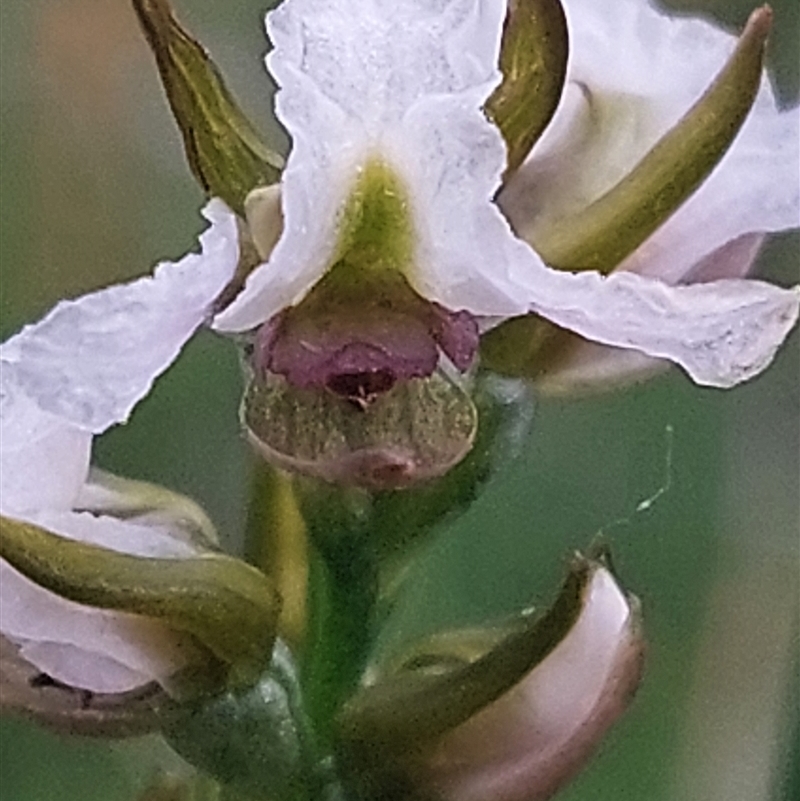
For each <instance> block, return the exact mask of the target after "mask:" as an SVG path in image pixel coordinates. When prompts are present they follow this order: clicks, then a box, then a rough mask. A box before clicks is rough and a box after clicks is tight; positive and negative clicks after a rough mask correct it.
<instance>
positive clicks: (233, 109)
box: [133, 0, 283, 214]
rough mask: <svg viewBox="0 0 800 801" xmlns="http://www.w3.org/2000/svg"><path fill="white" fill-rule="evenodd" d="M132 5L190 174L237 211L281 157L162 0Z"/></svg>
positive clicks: (274, 172)
mask: <svg viewBox="0 0 800 801" xmlns="http://www.w3.org/2000/svg"><path fill="white" fill-rule="evenodd" d="M133 7H134V9H135V10H136V13H137V15H138V17H139V22H140V23H141V25H142V29H143V31H144V33H145V36H146V37H147V41H148V42H149V44H150V47H151V49H152V51H153V54H154V55H155V58H156V62H157V64H158V70H159V73H160V74H161V81H162V83H163V84H164V89H165V91H166V93H167V98H168V100H169V104H170V108H171V109H172V113H173V115H174V117H175V120H176V122H177V123H178V127H179V128H180V129H181V134H182V135H183V144H184V149H185V151H186V158H187V159H188V161H189V166H190V167H191V169H192V172H193V173H194V176H195V178H196V179H197V180H198V182H199V183H200V185H201V186H202V187H203V189H204V190H205V191H206V192H207V193H208V194H209V196H212V197H221V198H222V199H223V200H224V201H225V202H226V203H227V204H228V205H229V206H230V207H231V208H232V209H234V210H235V211H237V212H239V214H243V213H244V200H245V198H246V197H247V195H248V194H249V193H250V191H251V190H253V189H255V188H256V187H257V186H261V185H265V184H273V183H276V182H277V181H278V180H279V179H280V174H281V170H282V169H283V159H282V158H281V156H279V155H278V154H277V153H275V152H274V151H273V150H271V149H270V148H269V147H268V146H267V145H266V144H265V143H264V142H263V141H262V139H261V136H260V135H259V133H258V132H257V131H256V129H255V127H254V126H253V124H252V123H251V122H250V120H249V119H248V118H247V117H246V116H245V115H244V112H242V110H241V109H240V108H239V106H238V104H237V103H236V101H235V100H234V98H233V97H232V95H231V94H230V92H229V91H228V89H227V88H226V86H225V83H224V81H223V79H222V75H221V74H220V72H219V70H218V69H217V67H216V65H215V64H214V62H213V61H212V60H211V58H210V56H209V55H208V53H207V52H206V51H205V49H204V48H203V47H202V46H201V45H200V44H199V43H198V42H197V41H196V40H195V39H193V38H192V37H191V36H190V35H189V34H188V33H187V32H186V31H185V30H184V29H183V28H182V27H181V26H180V25H179V24H178V21H177V20H176V19H175V17H174V16H173V13H172V9H171V8H170V5H169V2H168V0H133Z"/></svg>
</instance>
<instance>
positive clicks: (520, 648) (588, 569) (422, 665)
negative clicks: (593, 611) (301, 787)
mask: <svg viewBox="0 0 800 801" xmlns="http://www.w3.org/2000/svg"><path fill="white" fill-rule="evenodd" d="M595 569H596V568H595V567H594V566H593V565H592V564H591V563H590V562H588V561H586V560H585V559H582V558H577V559H576V560H575V563H574V565H573V567H572V569H571V571H570V573H569V576H568V577H567V579H566V581H565V582H564V585H563V586H562V588H561V591H560V593H559V596H558V598H557V599H556V601H555V603H554V604H553V606H552V607H551V609H550V610H549V611H548V612H547V613H546V614H545V615H544V616H543V617H535V618H531V617H528V618H527V619H526V618H525V617H521V618H520V619H519V621H517V624H516V626H515V628H516V629H517V630H516V631H514V632H512V633H511V634H509V635H508V636H506V637H505V638H503V639H502V640H501V642H500V643H499V644H498V645H496V646H495V647H494V648H491V649H490V650H489V651H488V652H486V653H484V654H482V655H481V656H480V657H479V658H475V659H468V660H462V659H457V660H455V666H454V660H453V659H452V658H445V657H444V655H442V654H435V653H434V654H423V653H420V652H415V653H413V654H412V656H411V658H410V660H406V665H407V668H406V669H404V670H399V671H396V672H395V673H394V674H392V675H389V676H385V677H380V671H378V675H379V678H377V679H376V680H375V681H374V683H371V684H370V685H368V686H365V687H363V688H362V689H361V690H360V691H359V692H358V693H357V694H356V695H355V696H354V697H353V698H352V699H351V700H350V701H349V702H348V703H347V704H346V705H345V707H344V709H343V710H342V712H341V714H340V718H339V732H340V736H341V739H342V741H343V743H345V746H344V747H345V748H346V750H347V751H349V752H351V753H357V754H358V755H359V756H360V757H366V756H367V755H368V754H369V755H370V759H372V758H380V756H381V755H383V756H385V755H387V754H390V755H393V756H395V755H399V754H403V753H408V752H413V751H416V750H417V749H418V748H419V747H420V745H421V744H422V743H425V742H431V741H433V740H435V739H436V738H438V737H440V736H441V735H443V734H444V733H445V732H447V731H449V730H451V729H453V728H455V727H456V726H458V725H459V724H461V723H463V722H465V721H466V720H468V719H469V718H470V717H472V716H473V715H474V714H475V713H476V712H478V711H479V710H481V709H482V708H484V707H485V706H487V705H488V704H490V703H492V702H493V701H495V700H496V699H497V698H499V697H500V696H501V695H503V694H504V693H505V692H507V691H508V690H509V689H510V688H511V687H513V686H514V685H515V684H516V683H517V682H518V681H520V679H521V678H522V677H523V676H525V675H526V674H527V673H529V672H530V671H531V670H532V669H533V668H534V667H535V666H536V665H537V664H539V663H540V662H541V661H542V660H544V659H545V658H546V657H547V655H548V654H549V653H550V652H551V651H552V650H553V649H554V648H555V647H556V646H557V645H558V643H559V642H560V641H561V640H562V639H563V638H564V637H565V636H566V634H567V633H568V632H569V630H570V629H571V628H572V626H573V625H574V623H575V621H576V620H577V618H578V616H579V615H580V612H581V609H582V607H583V602H584V592H585V590H586V588H587V586H588V585H589V582H590V579H591V576H592V574H593V571H594V570H595ZM415 667H416V669H415Z"/></svg>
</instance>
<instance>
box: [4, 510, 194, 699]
mask: <svg viewBox="0 0 800 801" xmlns="http://www.w3.org/2000/svg"><path fill="white" fill-rule="evenodd" d="M28 519H29V520H30V521H31V522H34V523H37V524H38V525H41V526H42V527H44V528H46V529H48V530H50V531H54V532H56V533H58V534H61V535H63V536H67V537H70V538H71V539H75V540H79V541H81V542H87V543H91V544H94V545H101V546H104V547H106V548H111V549H113V550H117V551H121V552H123V553H131V554H136V555H139V556H149V557H166V558H181V557H187V556H191V555H193V554H195V553H197V551H196V550H195V549H193V548H191V547H190V546H189V545H187V544H186V543H185V542H183V541H181V540H180V539H176V538H174V537H173V535H172V533H171V532H169V531H168V530H166V529H163V528H162V529H158V528H154V527H150V526H139V525H134V524H132V523H127V522H124V521H120V520H115V519H113V518H109V517H95V516H94V515H91V514H88V513H85V514H77V513H73V512H41V513H39V514H37V515H29V516H28ZM0 632H2V633H3V634H4V635H5V636H6V637H8V638H9V639H11V640H13V641H14V642H16V643H18V644H20V645H22V646H23V655H24V656H25V657H26V658H27V659H28V661H30V662H31V663H32V664H34V665H35V666H36V667H38V668H39V669H40V670H42V671H44V672H46V673H48V674H49V675H50V676H52V677H53V678H55V679H58V680H59V681H63V682H65V683H66V684H70V685H72V686H78V687H81V688H83V689H87V690H92V691H95V692H123V691H125V690H127V689H131V686H129V682H130V681H132V680H134V679H135V678H136V677H137V676H138V677H142V676H144V680H143V681H138V679H136V680H137V681H138V683H139V684H144V683H147V682H149V681H159V682H160V683H162V684H165V683H166V684H168V683H169V682H168V680H169V677H171V676H172V675H173V674H174V673H176V672H177V671H178V670H179V669H180V668H182V667H185V666H186V665H187V664H188V663H189V662H190V661H191V660H192V659H197V658H198V655H197V651H196V648H195V646H194V645H193V644H192V642H191V638H189V637H187V636H186V635H184V634H182V633H179V632H175V631H172V630H170V629H169V627H167V626H166V625H165V624H163V623H161V622H160V621H157V620H153V619H150V618H146V617H142V616H140V615H132V614H127V613H123V612H114V611H108V610H102V609H94V608H91V607H87V606H82V605H81V604H77V603H74V602H72V601H68V600H65V599H63V598H60V597H58V596H57V595H54V594H53V593H51V592H49V591H47V590H45V589H42V588H41V587H39V586H37V585H36V584H34V583H33V582H31V581H29V580H28V579H26V578H25V577H24V576H22V575H20V574H19V573H18V572H17V571H16V570H14V569H13V568H12V567H11V566H9V565H8V564H7V563H6V562H3V561H0ZM58 646H64V648H59V647H58ZM88 664H93V665H94V668H93V669H92V670H90V671H87V670H86V665H88ZM104 665H108V666H109V667H110V668H111V672H110V673H109V674H108V675H106V674H105V673H104V667H103V666H104Z"/></svg>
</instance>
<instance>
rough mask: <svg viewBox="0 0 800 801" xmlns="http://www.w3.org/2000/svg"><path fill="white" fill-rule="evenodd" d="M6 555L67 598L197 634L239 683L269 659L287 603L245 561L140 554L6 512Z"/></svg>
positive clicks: (1, 531)
mask: <svg viewBox="0 0 800 801" xmlns="http://www.w3.org/2000/svg"><path fill="white" fill-rule="evenodd" d="M0 557H2V558H3V559H5V560H6V561H8V562H9V563H10V564H11V565H13V566H14V567H15V568H16V569H17V570H18V571H19V572H20V573H22V574H23V575H24V576H26V577H27V578H28V579H30V580H31V581H33V582H34V583H36V584H38V585H39V586H41V587H44V588H45V589H47V590H49V591H50V592H53V593H55V594H56V595H58V596H60V597H62V598H66V599H68V600H70V601H74V602H76V603H79V604H84V605H86V606H93V607H98V608H100V609H113V610H116V611H119V612H129V613H133V614H138V615H146V616H148V617H152V618H157V619H159V620H162V621H163V622H164V623H166V624H167V625H169V626H171V627H173V628H175V629H177V630H180V631H183V632H187V633H189V634H192V635H193V636H194V637H196V638H197V639H198V640H199V641H200V642H201V643H202V644H203V645H204V646H206V647H207V648H208V649H209V650H210V651H211V653H213V654H214V656H216V657H217V658H218V659H219V660H221V661H222V662H224V663H226V664H228V665H229V666H230V679H231V681H232V682H234V683H245V682H248V681H250V680H251V679H253V678H254V677H255V676H257V675H258V672H259V671H260V669H262V668H263V666H264V665H265V664H268V662H269V659H270V654H271V651H272V644H273V642H274V639H275V629H276V623H277V618H278V613H279V610H280V602H279V599H278V598H277V596H276V594H275V591H274V590H273V588H272V585H271V584H270V583H269V582H268V581H267V579H266V578H265V576H264V575H263V574H262V573H260V572H259V571H258V570H256V569H255V568H253V567H251V566H250V565H247V564H246V563H245V562H242V561H241V560H239V559H234V558H233V557H230V556H226V555H224V554H217V553H209V554H207V555H203V556H198V557H194V558H190V559H154V558H147V557H141V556H132V555H131V554H124V553H119V552H117V551H112V550H109V549H107V548H101V547H98V546H96V545H89V544H86V543H83V542H76V541H75V540H70V539H67V538H66V537H62V536H60V535H58V534H53V533H51V532H49V531H47V530H45V529H43V528H40V527H39V526H35V525H32V524H30V523H23V522H21V521H18V520H13V519H11V518H7V517H4V516H3V517H0Z"/></svg>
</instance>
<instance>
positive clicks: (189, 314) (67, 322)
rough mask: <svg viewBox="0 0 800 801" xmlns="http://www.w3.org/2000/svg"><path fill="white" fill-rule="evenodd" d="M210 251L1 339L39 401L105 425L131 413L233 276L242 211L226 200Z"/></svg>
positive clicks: (213, 211) (60, 308) (216, 217)
mask: <svg viewBox="0 0 800 801" xmlns="http://www.w3.org/2000/svg"><path fill="white" fill-rule="evenodd" d="M203 214H204V216H205V217H206V218H207V219H208V220H209V221H210V222H211V227H210V228H208V229H207V230H206V231H205V233H203V234H202V235H201V237H200V243H201V245H202V253H201V254H195V253H190V254H189V255H187V256H184V258H183V259H181V260H180V261H179V262H175V263H171V262H164V263H162V264H160V265H158V267H156V270H155V273H154V275H153V276H152V277H151V276H147V277H145V278H140V279H139V280H137V281H133V282H132V283H129V284H123V285H120V286H113V287H109V288H108V289H103V290H101V291H99V292H94V293H92V294H89V295H84V296H83V297H81V298H78V299H77V300H72V301H62V302H61V303H59V304H58V305H57V306H56V307H55V309H53V311H51V312H50V314H48V315H47V316H46V317H45V318H44V319H43V320H42V321H40V322H39V323H36V324H34V325H31V326H27V327H26V328H24V329H23V330H22V331H21V332H20V333H19V334H17V335H16V336H15V337H12V338H11V339H10V340H8V341H7V342H5V343H3V345H2V350H1V351H0V352H1V353H2V358H3V359H4V360H5V361H9V362H13V363H16V366H17V378H18V381H19V383H20V385H21V386H22V388H23V389H24V391H25V392H26V393H27V394H28V395H29V396H30V397H31V398H33V399H34V400H35V401H36V402H37V403H38V404H39V406H41V408H42V409H43V410H45V411H47V412H51V413H53V414H56V415H58V416H60V417H63V418H64V419H65V420H67V421H69V422H70V423H72V424H74V425H76V426H80V427H81V428H85V429H86V430H88V431H92V432H94V433H100V432H101V431H104V430H105V429H107V428H108V427H109V426H111V425H114V424H115V423H120V422H123V421H124V420H126V419H127V417H128V415H129V414H130V412H131V410H132V409H133V407H134V406H135V405H136V403H137V402H138V401H139V400H141V399H142V398H143V397H144V396H145V395H146V394H147V393H148V392H149V391H150V387H151V386H152V383H153V381H154V380H155V378H156V377H157V376H158V375H159V374H160V373H161V372H162V371H163V370H165V369H166V368H167V367H168V366H169V365H170V364H171V363H172V361H173V360H174V359H175V358H176V357H177V355H178V353H179V352H180V350H181V348H182V347H183V345H184V343H185V342H186V341H187V340H188V339H189V337H191V335H192V334H193V333H194V331H195V329H196V328H197V327H198V326H199V325H201V324H202V323H203V322H205V321H206V320H207V319H208V317H209V314H210V308H211V304H212V303H213V301H214V300H215V298H216V297H217V296H218V295H219V293H220V292H221V291H222V289H223V288H224V286H225V285H226V284H227V283H228V281H229V280H230V278H231V276H232V275H233V272H234V270H235V269H236V264H237V261H238V258H239V245H238V235H237V230H236V218H235V217H234V215H233V214H232V213H231V212H230V211H229V210H228V209H227V207H226V206H225V205H224V204H223V203H222V202H221V201H219V200H212V201H211V202H210V203H209V204H208V205H207V206H206V208H205V209H204V211H203Z"/></svg>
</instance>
